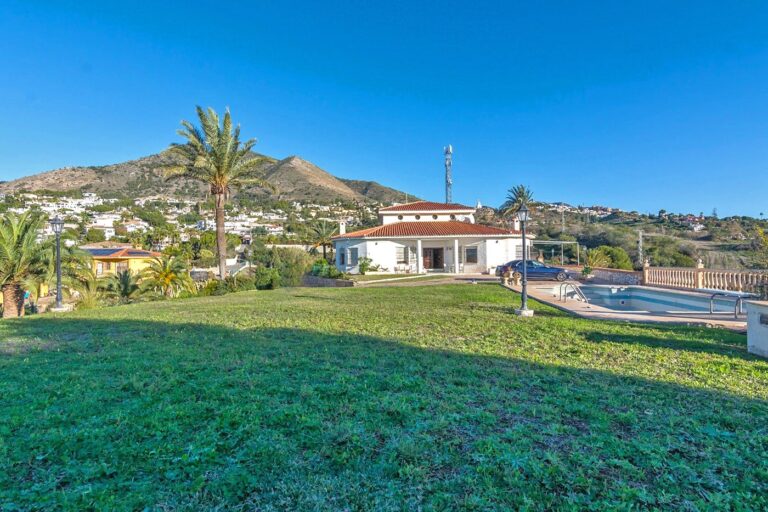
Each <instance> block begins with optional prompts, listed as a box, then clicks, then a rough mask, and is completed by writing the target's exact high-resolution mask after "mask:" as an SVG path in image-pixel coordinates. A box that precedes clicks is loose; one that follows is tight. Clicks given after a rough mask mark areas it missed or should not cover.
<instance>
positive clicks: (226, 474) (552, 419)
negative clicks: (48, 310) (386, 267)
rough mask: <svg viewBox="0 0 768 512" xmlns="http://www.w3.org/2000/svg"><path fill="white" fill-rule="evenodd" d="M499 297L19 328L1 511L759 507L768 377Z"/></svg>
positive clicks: (705, 341)
mask: <svg viewBox="0 0 768 512" xmlns="http://www.w3.org/2000/svg"><path fill="white" fill-rule="evenodd" d="M517 301H518V298H517V296H516V295H514V294H512V293H511V292H508V291H506V290H504V289H502V288H501V287H499V286H498V285H495V284H479V285H470V284H457V285H447V286H434V285H433V286H424V287H391V288H361V289H357V288H354V289H349V288H348V289H286V290H278V291H275V292H246V293H241V294H234V295H228V296H224V297H209V298H199V299H190V300H178V301H172V302H167V303H146V304H138V305H131V306H123V307H115V308H110V309H103V310H98V311H92V312H87V313H86V312H84V313H74V314H67V315H62V316H59V317H53V316H50V315H49V316H39V317H37V318H27V319H23V320H20V321H3V322H0V376H1V378H0V509H1V510H17V509H19V510H30V509H32V510H36V509H41V510H42V509H46V510H48V509H57V510H59V509H68V510H83V509H99V510H115V509H117V510H141V509H144V508H145V507H146V508H147V509H148V510H201V509H203V510H207V509H216V510H223V509H226V510H334V511H335V510H420V509H422V510H446V509H462V510H466V509H476V510H509V509H530V510H551V509H553V508H557V509H595V510H605V509H625V510H628V509H630V508H640V509H647V508H656V509H659V510H668V509H681V510H712V509H719V510H728V509H731V510H734V509H735V510H759V509H765V508H766V507H768V430H767V429H768V401H766V399H767V398H768V362H766V361H763V360H759V359H757V358H754V357H751V356H750V355H749V354H747V352H746V347H745V345H746V341H745V338H744V337H743V336H740V335H737V334H732V333H729V332H726V331H722V330H707V329H698V328H680V327H678V328H674V327H656V326H640V325H626V324H619V323H608V322H594V321H588V320H582V319H575V318H571V317H567V316H564V314H562V313H560V312H558V311H555V310H553V309H550V308H547V307H544V306H539V305H538V304H534V306H535V308H536V309H537V316H536V317H535V318H533V319H526V320H521V319H518V318H516V317H514V316H512V315H511V312H512V309H513V308H514V307H515V305H516V304H517Z"/></svg>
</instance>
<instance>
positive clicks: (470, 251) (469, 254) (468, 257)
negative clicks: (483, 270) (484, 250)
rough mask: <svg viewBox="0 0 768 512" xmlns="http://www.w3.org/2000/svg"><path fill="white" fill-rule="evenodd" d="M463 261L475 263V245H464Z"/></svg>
mask: <svg viewBox="0 0 768 512" xmlns="http://www.w3.org/2000/svg"><path fill="white" fill-rule="evenodd" d="M464 262H465V263H477V247H466V248H465V249H464Z"/></svg>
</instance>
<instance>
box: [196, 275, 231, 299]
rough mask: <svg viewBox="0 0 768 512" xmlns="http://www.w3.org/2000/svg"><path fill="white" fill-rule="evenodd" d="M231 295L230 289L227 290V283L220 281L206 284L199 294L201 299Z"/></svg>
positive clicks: (216, 280)
mask: <svg viewBox="0 0 768 512" xmlns="http://www.w3.org/2000/svg"><path fill="white" fill-rule="evenodd" d="M227 293H229V289H228V288H227V283H225V282H222V281H219V280H218V279H211V280H210V281H208V282H207V283H205V286H203V287H202V288H200V292H198V295H200V296H201V297H210V296H217V295H226V294H227Z"/></svg>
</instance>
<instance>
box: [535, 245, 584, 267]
mask: <svg viewBox="0 0 768 512" xmlns="http://www.w3.org/2000/svg"><path fill="white" fill-rule="evenodd" d="M570 244H573V245H576V265H581V255H580V253H579V250H580V246H579V242H576V241H574V240H533V241H531V245H532V246H536V245H547V246H557V245H559V246H560V264H561V265H565V251H564V248H565V246H566V245H570Z"/></svg>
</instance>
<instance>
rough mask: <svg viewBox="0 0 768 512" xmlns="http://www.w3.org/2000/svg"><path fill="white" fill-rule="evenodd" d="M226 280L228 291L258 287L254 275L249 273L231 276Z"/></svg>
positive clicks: (244, 290) (243, 290) (241, 290)
mask: <svg viewBox="0 0 768 512" xmlns="http://www.w3.org/2000/svg"><path fill="white" fill-rule="evenodd" d="M224 282H225V283H226V284H227V291H229V292H246V291H249V290H255V289H256V286H255V284H254V280H253V277H251V276H248V275H241V274H237V275H234V276H229V277H227V278H225V279H224Z"/></svg>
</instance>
